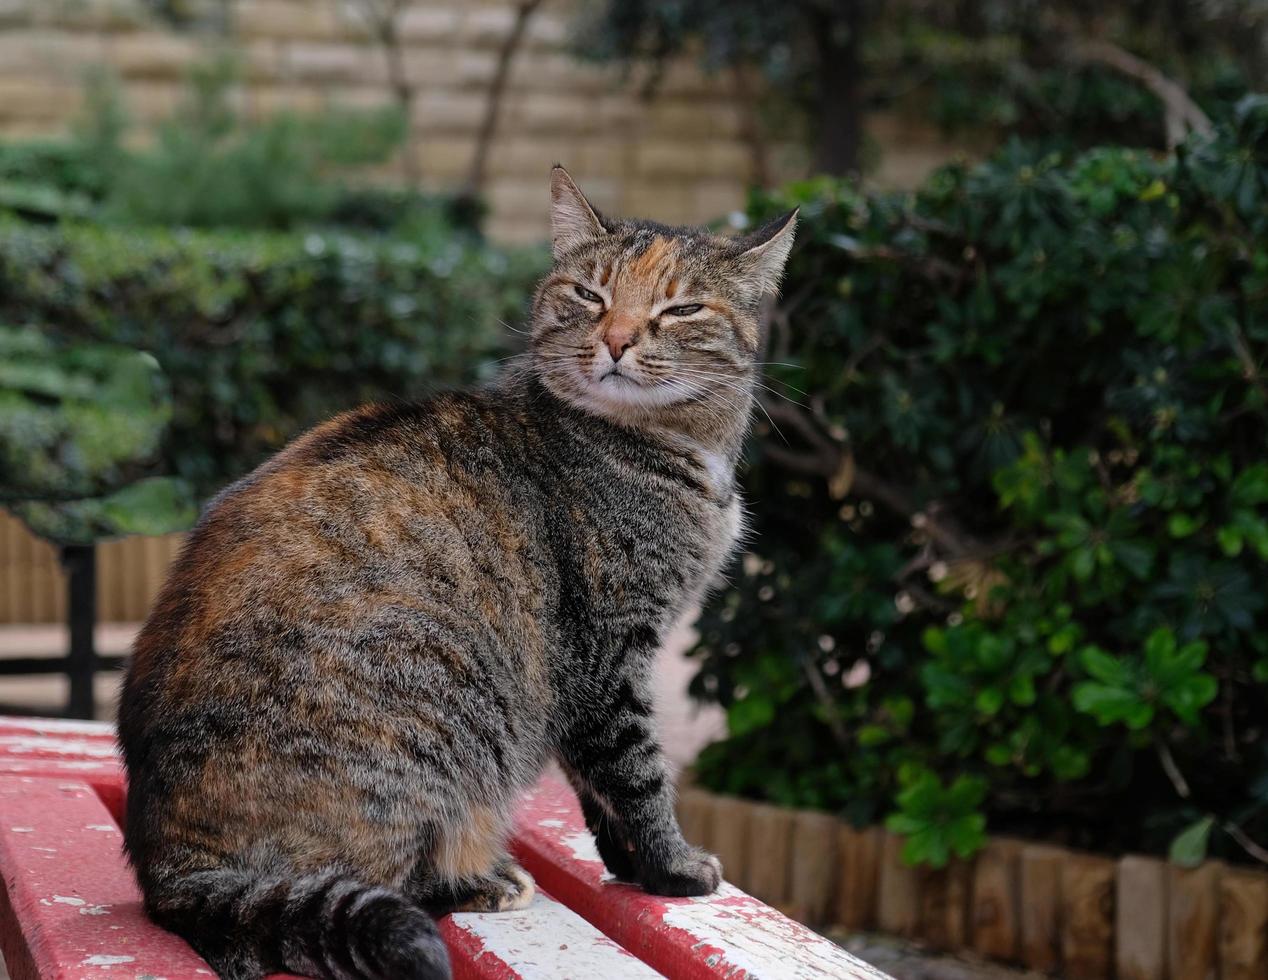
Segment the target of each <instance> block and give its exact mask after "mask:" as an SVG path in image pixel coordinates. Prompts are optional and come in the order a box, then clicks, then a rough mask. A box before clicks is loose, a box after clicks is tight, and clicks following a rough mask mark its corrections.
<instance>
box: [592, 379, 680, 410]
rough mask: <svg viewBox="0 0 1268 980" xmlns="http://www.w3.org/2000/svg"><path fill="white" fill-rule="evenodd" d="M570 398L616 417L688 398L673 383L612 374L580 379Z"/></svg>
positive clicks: (666, 405)
mask: <svg viewBox="0 0 1268 980" xmlns="http://www.w3.org/2000/svg"><path fill="white" fill-rule="evenodd" d="M571 400H572V401H574V402H575V403H576V404H578V405H579V406H581V407H582V408H584V409H586V410H587V411H591V412H595V413H596V414H599V415H605V416H607V417H609V418H620V417H628V416H629V415H631V414H642V413H646V412H649V411H655V410H656V409H660V408H668V407H669V406H671V405H681V404H682V403H683V402H684V401H687V400H688V399H687V398H685V397H684V395H683V392H682V390H681V389H680V388H677V387H675V386H672V385H665V384H652V385H645V384H640V383H639V382H637V381H635V380H633V379H631V378H628V377H624V376H622V375H617V374H613V375H608V376H607V377H604V378H600V379H597V380H595V379H589V378H587V379H584V380H582V381H581V383H580V384H578V385H577V386H576V388H575V389H574V391H573V392H572V399H571Z"/></svg>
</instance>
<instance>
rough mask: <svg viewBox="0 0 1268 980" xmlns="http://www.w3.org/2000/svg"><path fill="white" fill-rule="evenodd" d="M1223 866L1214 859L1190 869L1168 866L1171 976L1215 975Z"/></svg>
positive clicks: (1191, 979)
mask: <svg viewBox="0 0 1268 980" xmlns="http://www.w3.org/2000/svg"><path fill="white" fill-rule="evenodd" d="M1222 870H1223V868H1222V866H1221V865H1220V864H1219V863H1218V862H1215V861H1210V862H1207V863H1206V864H1204V865H1202V866H1201V867H1200V868H1194V869H1192V870H1187V869H1185V868H1177V867H1175V866H1174V865H1172V866H1170V867H1168V869H1167V891H1168V893H1169V896H1170V920H1171V922H1170V928H1169V933H1170V942H1169V944H1168V950H1167V959H1168V964H1169V969H1170V973H1171V980H1215V977H1216V976H1217V972H1216V971H1217V964H1218V948H1219V905H1220V898H1219V885H1220V875H1221V872H1222Z"/></svg>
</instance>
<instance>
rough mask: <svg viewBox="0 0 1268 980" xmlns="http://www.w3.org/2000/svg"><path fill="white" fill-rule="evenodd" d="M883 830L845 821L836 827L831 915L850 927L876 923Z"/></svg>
mask: <svg viewBox="0 0 1268 980" xmlns="http://www.w3.org/2000/svg"><path fill="white" fill-rule="evenodd" d="M881 840H882V831H881V830H880V829H879V828H877V827H868V828H866V829H864V830H857V829H855V828H854V827H850V826H848V825H844V826H842V827H841V829H840V830H839V831H837V855H838V857H837V887H836V893H837V898H836V908H835V911H834V914H833V916H832V918H833V919H834V920H835V922H836V923H837V924H838V925H842V926H844V927H845V928H847V929H871V928H873V927H874V926H875V925H876V906H877V897H878V896H877V893H878V892H879V890H880V866H881Z"/></svg>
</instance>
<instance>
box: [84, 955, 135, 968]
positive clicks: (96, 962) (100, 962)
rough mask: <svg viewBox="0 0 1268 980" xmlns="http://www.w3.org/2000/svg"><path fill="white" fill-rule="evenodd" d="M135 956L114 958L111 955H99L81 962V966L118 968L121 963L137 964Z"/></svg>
mask: <svg viewBox="0 0 1268 980" xmlns="http://www.w3.org/2000/svg"><path fill="white" fill-rule="evenodd" d="M135 962H136V957H135V956H112V955H110V954H109V953H97V954H96V955H95V956H89V957H87V958H85V959H82V960H80V961H79V965H80V966H118V965H119V964H120V963H135Z"/></svg>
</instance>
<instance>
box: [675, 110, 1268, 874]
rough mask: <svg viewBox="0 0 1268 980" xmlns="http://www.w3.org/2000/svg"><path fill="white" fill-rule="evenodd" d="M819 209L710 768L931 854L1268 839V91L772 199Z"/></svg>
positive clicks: (757, 469) (726, 609)
mask: <svg viewBox="0 0 1268 980" xmlns="http://www.w3.org/2000/svg"><path fill="white" fill-rule="evenodd" d="M794 204H796V205H800V206H801V207H802V224H801V227H800V229H799V232H798V237H799V245H798V247H797V249H796V250H795V251H794V254H793V257H792V259H791V262H790V265H789V273H788V281H787V283H786V285H785V290H784V295H785V297H786V299H785V300H784V302H783V304H782V306H781V308H780V309H779V311H777V313H776V315H775V316H774V318H773V320H772V329H771V347H772V351H771V354H770V357H771V360H772V361H775V362H781V363H783V364H787V365H789V366H781V365H779V364H777V365H776V366H774V367H772V369H771V375H772V380H771V385H772V388H774V389H777V390H782V391H784V392H785V393H787V394H788V396H789V399H787V400H781V399H772V400H768V404H767V406H766V407H767V409H768V411H769V412H770V414H771V416H772V420H773V423H774V424H775V425H777V426H778V429H779V431H778V432H776V431H775V430H774V429H773V427H772V426H771V425H765V426H762V427H761V431H762V438H761V439H760V440H758V441H756V442H755V444H754V445H753V447H752V451H751V453H750V468H749V471H748V473H747V474H746V476H745V483H746V485H747V493H748V497H749V499H750V501H751V502H752V503H751V509H752V514H753V523H754V525H755V529H756V532H757V533H756V535H755V538H754V540H753V542H752V545H751V548H752V551H751V552H750V553H749V554H747V555H745V556H744V559H743V564H742V568H741V569H738V570H737V571H736V573H735V575H734V576H733V581H732V583H731V585H730V586H729V587H728V588H727V590H726V591H725V592H724V593H723V594H722V596H721V597H720V601H715V602H714V603H713V604H712V605H711V607H710V609H709V610H708V612H707V614H706V616H705V618H704V620H703V622H702V623H701V627H700V629H701V641H700V644H699V646H698V648H697V651H696V653H697V655H698V657H699V662H700V667H701V671H700V673H699V675H698V676H697V677H696V678H695V680H694V681H693V691H694V693H695V694H697V695H698V696H700V697H702V698H706V699H713V700H716V701H718V702H720V703H721V704H722V705H723V706H724V707H725V708H726V711H727V715H728V722H729V735H728V737H727V738H726V739H725V740H723V741H721V742H719V743H716V744H714V745H712V746H710V747H708V748H707V749H706V750H705V751H704V752H703V753H702V755H701V757H700V759H699V761H698V769H699V773H700V778H701V779H702V781H703V782H704V783H705V784H707V785H709V786H711V787H714V788H716V789H719V790H723V791H728V792H735V793H740V794H745V795H750V796H756V797H761V798H766V799H771V800H775V801H778V802H781V803H787V804H796V805H805V806H815V807H822V808H827V809H834V810H839V811H841V812H843V813H845V814H846V815H848V816H849V817H851V818H852V819H854V820H856V821H858V822H870V821H876V820H880V819H882V818H888V821H889V825H890V826H891V827H892V828H893V829H895V830H897V831H899V832H901V833H903V834H905V835H907V837H908V844H907V851H906V853H907V856H908V858H909V859H912V860H916V861H928V862H931V863H934V864H939V863H942V862H944V861H946V860H947V858H948V856H949V855H950V854H951V853H960V854H965V853H970V852H971V851H973V850H974V849H975V848H976V847H978V846H980V842H981V840H982V839H983V838H982V835H983V830H984V828H985V827H987V826H989V827H990V829H991V830H992V831H1004V832H1013V833H1025V834H1031V835H1036V836H1045V837H1051V838H1056V839H1060V840H1063V841H1066V842H1069V843H1073V844H1078V845H1083V846H1090V847H1095V848H1098V849H1109V850H1116V849H1120V848H1133V849H1138V848H1147V849H1150V850H1154V851H1161V850H1165V849H1166V847H1167V845H1168V843H1169V842H1171V841H1173V840H1174V841H1175V842H1176V856H1177V857H1182V858H1184V859H1186V860H1194V859H1199V858H1200V857H1201V855H1202V853H1203V852H1204V850H1205V848H1206V846H1207V845H1208V844H1209V846H1210V847H1211V849H1212V850H1214V851H1216V852H1218V853H1220V854H1223V855H1225V856H1228V857H1231V858H1234V859H1245V858H1246V857H1247V855H1248V854H1249V853H1252V852H1254V851H1255V845H1254V843H1253V842H1254V841H1255V840H1258V841H1259V842H1260V845H1264V844H1268V731H1266V730H1265V726H1266V724H1268V602H1266V601H1265V591H1264V582H1265V579H1266V577H1268V576H1266V573H1268V461H1266V460H1265V448H1266V447H1268V371H1266V370H1265V364H1266V363H1268V99H1264V98H1260V97H1251V98H1247V99H1245V100H1244V101H1243V102H1241V103H1240V104H1239V106H1238V109H1237V113H1236V119H1235V124H1234V125H1231V126H1228V127H1225V128H1222V129H1221V130H1220V132H1219V133H1218V135H1217V136H1216V137H1215V138H1214V139H1212V140H1210V141H1208V142H1205V143H1200V142H1191V143H1190V144H1188V145H1186V146H1184V147H1182V148H1181V151H1180V152H1179V153H1178V155H1177V156H1175V157H1172V158H1155V157H1153V156H1150V155H1147V154H1144V153H1141V152H1139V151H1131V150H1125V149H1098V150H1093V151H1090V152H1087V153H1085V154H1083V155H1080V156H1077V157H1074V158H1062V157H1059V156H1053V155H1049V156H1041V155H1038V153H1037V151H1031V150H1028V149H1026V148H1025V147H1024V146H1022V145H1020V144H1012V145H1010V146H1009V147H1008V148H1006V149H1005V150H1004V151H1003V152H1002V153H1001V154H1000V155H999V156H997V157H996V158H995V159H993V160H991V161H990V162H988V163H985V164H982V165H980V166H977V167H975V168H972V169H968V168H964V167H952V168H949V169H945V170H942V171H940V172H939V173H937V174H936V175H935V176H933V177H932V178H931V179H930V180H929V181H928V183H927V184H926V185H925V186H924V188H923V189H922V190H921V191H920V192H919V193H917V194H914V195H903V196H898V195H871V196H868V195H863V194H861V193H859V192H858V191H857V190H856V189H855V188H854V187H852V186H849V185H845V184H840V183H834V182H829V181H814V182H810V183H804V184H799V185H794V186H793V187H791V188H789V189H788V190H787V191H786V192H785V193H782V194H779V195H775V196H774V197H772V198H764V197H763V198H759V199H757V200H756V201H755V202H754V204H753V208H752V218H753V219H754V220H760V219H762V218H765V217H766V216H768V215H770V214H772V213H774V212H776V211H778V210H780V209H784V208H787V207H789V206H791V205H794ZM793 386H795V388H796V389H802V390H803V391H801V392H799V391H796V390H793ZM1186 831H1187V832H1186ZM1244 845H1246V846H1244ZM1257 853H1259V854H1260V856H1261V857H1262V855H1263V852H1262V850H1261V851H1259V852H1257Z"/></svg>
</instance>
